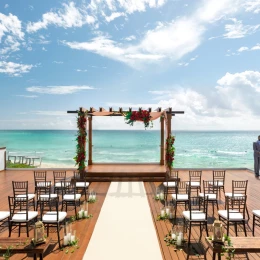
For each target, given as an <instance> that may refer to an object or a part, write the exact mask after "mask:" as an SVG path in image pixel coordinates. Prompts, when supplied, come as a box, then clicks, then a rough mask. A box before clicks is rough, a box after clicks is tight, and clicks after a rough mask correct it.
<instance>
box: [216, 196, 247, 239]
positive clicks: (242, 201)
mask: <svg viewBox="0 0 260 260" xmlns="http://www.w3.org/2000/svg"><path fill="white" fill-rule="evenodd" d="M246 198H247V196H246V195H244V196H233V197H229V196H227V197H226V207H227V209H226V210H219V211H218V215H219V220H221V221H223V222H224V223H226V226H227V235H229V226H230V224H234V225H235V232H236V236H237V224H242V225H243V227H244V232H245V236H247V234H246V219H245V211H246Z"/></svg>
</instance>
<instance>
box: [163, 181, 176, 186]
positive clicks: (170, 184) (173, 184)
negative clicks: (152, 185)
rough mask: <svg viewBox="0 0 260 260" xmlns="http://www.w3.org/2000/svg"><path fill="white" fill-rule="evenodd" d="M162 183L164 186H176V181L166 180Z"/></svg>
mask: <svg viewBox="0 0 260 260" xmlns="http://www.w3.org/2000/svg"><path fill="white" fill-rule="evenodd" d="M167 184H168V185H167ZM163 185H164V186H165V187H175V186H176V181H168V182H164V183H163Z"/></svg>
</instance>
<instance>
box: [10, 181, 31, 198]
mask: <svg viewBox="0 0 260 260" xmlns="http://www.w3.org/2000/svg"><path fill="white" fill-rule="evenodd" d="M12 186H13V195H14V197H16V196H18V195H28V181H12Z"/></svg>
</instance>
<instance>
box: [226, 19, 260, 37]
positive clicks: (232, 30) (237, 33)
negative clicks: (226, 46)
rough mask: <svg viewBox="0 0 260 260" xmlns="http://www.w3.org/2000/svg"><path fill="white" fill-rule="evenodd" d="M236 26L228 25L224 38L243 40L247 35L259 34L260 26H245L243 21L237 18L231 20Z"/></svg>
mask: <svg viewBox="0 0 260 260" xmlns="http://www.w3.org/2000/svg"><path fill="white" fill-rule="evenodd" d="M230 20H231V21H233V23H234V24H226V25H225V30H226V32H227V33H225V34H224V35H223V36H224V38H228V39H236V38H243V37H245V36H247V35H250V34H253V33H255V32H257V31H258V30H259V28H260V24H257V25H243V23H242V21H238V20H237V19H236V18H233V19H230Z"/></svg>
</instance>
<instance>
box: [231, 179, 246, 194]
mask: <svg viewBox="0 0 260 260" xmlns="http://www.w3.org/2000/svg"><path fill="white" fill-rule="evenodd" d="M247 184H248V180H245V181H234V180H232V194H242V195H246V192H247Z"/></svg>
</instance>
